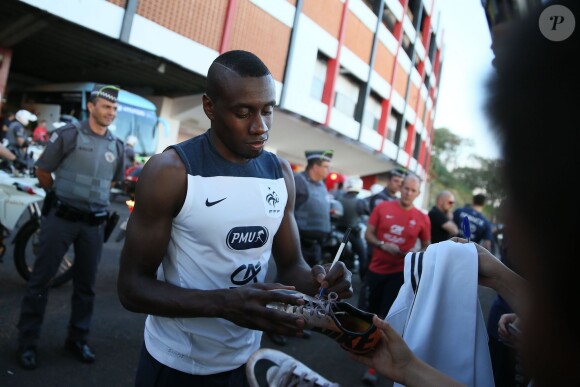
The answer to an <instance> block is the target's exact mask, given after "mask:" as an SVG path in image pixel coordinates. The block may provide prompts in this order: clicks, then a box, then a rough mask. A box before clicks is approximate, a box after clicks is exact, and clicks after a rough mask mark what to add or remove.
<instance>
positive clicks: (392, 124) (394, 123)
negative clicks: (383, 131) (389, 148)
mask: <svg viewBox="0 0 580 387" xmlns="http://www.w3.org/2000/svg"><path fill="white" fill-rule="evenodd" d="M402 119H403V115H402V114H401V113H399V112H398V111H396V110H395V109H391V115H390V116H389V119H388V121H387V128H388V133H387V139H388V140H389V141H391V142H393V143H395V144H396V141H395V138H396V136H397V128H398V127H399V122H400V121H401V120H402Z"/></svg>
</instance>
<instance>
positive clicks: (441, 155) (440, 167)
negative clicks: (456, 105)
mask: <svg viewBox="0 0 580 387" xmlns="http://www.w3.org/2000/svg"><path fill="white" fill-rule="evenodd" d="M434 136H435V137H434V139H433V147H432V150H431V164H430V167H429V186H430V187H429V204H428V207H429V208H431V206H433V205H434V204H435V197H436V196H437V194H438V193H439V192H441V191H443V190H448V191H451V192H453V194H454V195H455V202H456V204H455V206H456V207H460V206H463V205H465V204H469V203H471V198H472V196H473V194H474V193H477V192H484V193H485V194H486V196H487V197H488V204H487V206H486V207H485V209H484V212H485V214H486V215H487V216H488V217H489V218H490V219H491V220H493V219H495V217H496V214H497V207H498V206H499V203H500V201H501V200H502V199H503V198H504V196H505V190H504V186H503V184H502V181H501V173H500V171H501V160H491V159H486V158H483V157H479V156H473V157H472V160H473V165H475V166H461V167H459V166H458V159H459V155H460V152H461V150H462V149H463V148H465V147H470V146H472V142H471V141H470V140H467V139H464V138H462V137H460V136H457V135H456V134H454V133H452V132H450V131H449V129H447V128H439V129H435V132H434Z"/></svg>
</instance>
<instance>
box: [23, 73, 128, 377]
mask: <svg viewBox="0 0 580 387" xmlns="http://www.w3.org/2000/svg"><path fill="white" fill-rule="evenodd" d="M118 93H119V87H117V86H112V85H100V84H97V85H96V86H95V87H94V89H93V90H92V92H91V95H90V98H89V102H88V104H87V108H88V110H89V118H88V120H85V121H83V122H82V123H81V125H80V126H79V127H77V126H75V125H71V124H68V125H65V126H63V127H61V128H59V129H57V130H55V131H54V132H53V133H52V134H51V136H50V138H49V141H48V143H47V146H46V149H45V150H44V152H43V153H42V155H41V156H40V158H39V159H38V161H37V162H36V165H35V166H36V175H37V177H38V180H39V182H40V185H41V186H42V187H43V188H44V189H45V190H46V191H47V198H46V200H45V206H44V208H43V220H42V223H41V228H40V239H39V246H38V247H39V254H38V256H37V259H36V262H35V264H34V269H33V271H32V274H31V276H30V280H29V282H28V285H27V287H26V292H25V295H24V298H23V300H22V307H21V312H20V319H19V321H18V331H19V335H18V342H19V359H18V360H19V363H20V365H21V366H22V367H23V368H25V369H34V368H36V367H37V353H36V345H37V342H38V339H39V335H40V329H41V325H42V321H43V318H44V313H45V309H46V304H47V301H48V290H49V287H50V285H51V278H52V277H54V275H55V274H56V272H57V270H58V267H59V265H60V262H61V259H62V257H63V256H64V254H65V253H66V251H67V250H68V249H69V247H70V245H71V244H74V246H75V253H76V254H75V257H76V259H75V263H74V270H73V296H72V305H71V316H70V320H69V325H68V337H67V339H66V341H65V348H66V349H67V350H68V351H69V352H71V353H72V354H73V355H75V357H77V358H78V359H79V360H80V361H82V362H84V363H92V362H94V361H95V354H94V353H93V350H92V349H91V348H90V347H89V346H88V344H87V337H88V334H89V328H90V323H91V318H92V314H93V304H94V298H95V279H96V274H97V266H98V264H99V261H100V258H101V251H102V247H103V241H104V228H105V222H106V220H107V218H108V213H107V207H108V205H109V190H110V186H111V182H112V181H115V180H120V179H122V177H123V171H124V162H123V151H124V149H123V148H124V146H123V143H122V141H120V140H119V139H118V138H116V137H115V136H113V134H112V133H111V132H110V131H109V130H108V126H109V125H111V123H112V122H113V120H114V119H115V117H116V115H117V95H118ZM53 174H54V179H53Z"/></svg>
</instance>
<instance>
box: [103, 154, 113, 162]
mask: <svg viewBox="0 0 580 387" xmlns="http://www.w3.org/2000/svg"><path fill="white" fill-rule="evenodd" d="M105 160H107V161H108V162H109V163H112V162H113V161H115V155H114V154H113V153H112V152H106V153H105Z"/></svg>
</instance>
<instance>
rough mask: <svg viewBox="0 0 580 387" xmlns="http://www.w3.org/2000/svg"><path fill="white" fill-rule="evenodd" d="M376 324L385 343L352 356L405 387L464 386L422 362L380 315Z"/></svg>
mask: <svg viewBox="0 0 580 387" xmlns="http://www.w3.org/2000/svg"><path fill="white" fill-rule="evenodd" d="M373 324H374V325H376V327H377V328H378V329H379V331H380V333H381V336H382V338H381V342H380V343H379V345H378V346H377V347H376V348H375V350H374V351H372V352H370V353H368V354H365V355H354V354H350V355H349V356H350V357H351V358H352V359H353V360H356V361H358V362H361V363H363V364H365V365H367V366H368V367H372V368H374V369H376V370H377V371H378V372H379V373H380V374H382V375H384V376H386V377H387V378H389V379H391V380H393V381H395V382H397V383H401V384H403V385H405V386H410V387H411V386H421V387H430V386H460V385H461V384H460V383H458V382H457V381H455V380H453V379H451V378H450V377H448V376H447V375H444V374H442V373H441V372H439V371H437V370H436V369H434V368H433V367H431V366H429V365H428V364H426V363H424V362H423V361H421V360H420V359H418V358H417V357H416V356H415V355H414V354H413V351H411V349H410V348H409V347H408V346H407V343H405V341H404V340H403V338H402V337H401V335H400V334H399V333H398V332H397V331H395V330H394V329H393V328H392V327H391V326H390V325H389V324H388V323H387V322H385V321H383V320H381V319H380V318H378V317H377V316H374V317H373Z"/></svg>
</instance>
